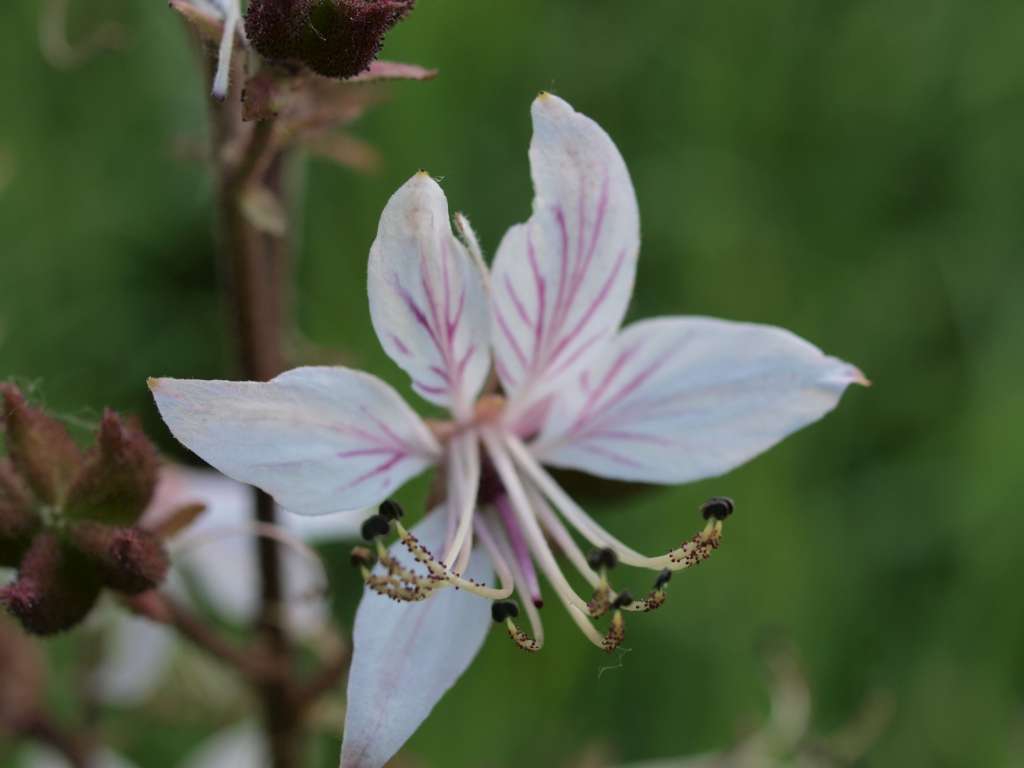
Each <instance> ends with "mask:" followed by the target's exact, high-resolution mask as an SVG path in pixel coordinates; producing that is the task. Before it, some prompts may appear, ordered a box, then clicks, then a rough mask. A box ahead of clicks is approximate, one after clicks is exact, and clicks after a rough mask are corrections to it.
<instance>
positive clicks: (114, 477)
mask: <svg viewBox="0 0 1024 768" xmlns="http://www.w3.org/2000/svg"><path fill="white" fill-rule="evenodd" d="M157 468H158V460H157V454H156V449H155V448H154V447H153V444H152V443H150V442H149V439H148V438H147V437H146V436H145V435H144V434H143V433H142V430H140V429H139V428H138V427H136V426H135V425H133V424H129V423H125V421H124V420H122V419H121V417H120V416H118V415H117V414H116V413H114V412H113V411H111V410H107V411H105V412H104V414H103V421H102V423H101V424H100V431H99V434H98V435H97V436H96V445H94V446H93V447H92V448H90V449H89V452H88V453H87V454H86V456H85V460H84V462H83V464H82V469H81V471H80V472H79V473H78V475H77V476H76V477H75V479H74V482H73V483H72V485H71V490H70V491H68V499H67V503H66V505H65V512H66V513H67V514H68V516H70V517H75V518H87V519H90V520H99V521H102V522H105V523H112V524H114V525H130V524H132V523H134V522H135V521H136V520H138V519H139V516H140V515H141V514H142V512H143V510H144V509H145V508H146V505H147V504H149V501H150V499H151V498H152V497H153V489H154V488H155V487H156V477H157Z"/></svg>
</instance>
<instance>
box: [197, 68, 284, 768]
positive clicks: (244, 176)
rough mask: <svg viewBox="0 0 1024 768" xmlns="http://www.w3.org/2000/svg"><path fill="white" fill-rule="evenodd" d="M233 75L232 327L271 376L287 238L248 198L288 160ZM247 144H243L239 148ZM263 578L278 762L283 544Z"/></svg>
mask: <svg viewBox="0 0 1024 768" xmlns="http://www.w3.org/2000/svg"><path fill="white" fill-rule="evenodd" d="M239 69H240V68H238V67H236V71H235V72H234V73H233V74H234V75H235V77H234V78H233V83H234V85H233V87H232V90H231V92H230V93H229V94H228V96H227V98H226V99H225V100H224V101H222V102H218V101H211V112H212V118H213V124H214V131H213V133H214V135H213V139H214V151H215V158H214V159H215V163H216V169H217V179H218V231H219V237H220V245H221V249H222V251H223V253H224V255H225V257H226V258H225V261H226V262H227V263H226V265H225V266H226V268H227V284H228V287H229V293H230V298H231V310H232V328H233V330H234V332H235V336H236V343H237V345H238V353H239V361H240V364H241V369H242V374H243V376H245V377H246V378H248V379H254V380H260V381H265V380H267V379H269V378H272V377H273V376H275V375H277V374H278V373H280V372H281V370H282V368H283V362H284V361H283V351H282V344H281V338H282V333H283V327H284V323H283V321H284V318H283V314H284V304H285V301H284V285H285V282H286V281H285V279H284V278H285V271H286V267H285V263H286V260H287V245H288V244H287V242H286V240H285V239H284V238H283V237H275V236H273V235H270V234H267V233H266V232H261V231H259V229H257V227H256V226H255V225H254V223H253V222H252V221H250V219H249V218H248V217H247V215H246V212H245V210H244V196H245V194H246V192H247V191H248V190H249V189H251V188H252V185H256V184H259V185H262V186H263V187H265V188H266V189H268V190H269V192H270V193H271V194H275V195H276V196H278V197H279V198H280V196H281V193H282V184H281V180H282V173H281V163H282V162H283V161H282V158H281V156H280V154H279V151H278V149H277V148H276V147H275V146H274V123H273V121H271V120H267V121H263V122H259V123H256V124H255V125H254V126H253V125H250V124H246V123H243V122H242V118H241V98H240V95H241V94H240V91H239V88H238V85H237V84H238V83H239V82H240V81H241V79H242V72H241V71H237V70H239ZM239 147H241V148H242V149H241V150H240V154H239ZM255 494H256V497H255V502H256V519H257V520H258V521H259V522H260V523H267V524H270V525H273V524H275V522H276V512H275V508H274V504H273V501H272V500H271V499H270V497H269V496H267V495H266V494H265V493H263V492H262V491H255ZM257 547H258V555H259V569H260V583H261V598H262V599H261V611H260V620H259V627H258V629H259V632H260V636H261V638H262V641H263V645H264V647H265V649H266V651H267V653H268V654H269V656H270V658H271V659H272V660H273V663H274V664H276V665H277V666H278V667H279V668H280V671H281V673H282V674H281V675H279V676H276V677H275V678H272V679H268V680H266V681H264V682H263V683H262V684H261V685H260V686H259V692H260V697H261V700H262V702H263V719H264V725H265V728H266V731H267V735H268V738H269V742H270V750H271V755H272V765H273V768H296V766H298V765H299V764H300V760H301V757H300V754H301V749H300V743H299V725H300V721H299V718H298V717H297V716H296V714H295V712H294V711H293V710H292V709H291V708H289V707H288V706H287V703H288V699H289V690H290V689H289V683H288V680H289V679H290V676H291V674H292V660H291V652H290V648H289V642H288V634H287V632H286V629H285V627H284V624H283V616H282V611H281V606H282V599H283V588H282V571H281V562H280V555H279V549H278V546H277V543H276V542H274V541H272V540H269V539H260V540H259V541H258V542H257Z"/></svg>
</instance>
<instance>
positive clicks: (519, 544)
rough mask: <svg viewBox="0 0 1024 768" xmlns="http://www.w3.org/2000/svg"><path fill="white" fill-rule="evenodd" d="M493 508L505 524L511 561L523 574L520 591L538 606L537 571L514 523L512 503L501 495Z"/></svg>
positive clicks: (514, 515) (539, 596)
mask: <svg viewBox="0 0 1024 768" xmlns="http://www.w3.org/2000/svg"><path fill="white" fill-rule="evenodd" d="M494 506H495V507H496V508H497V510H498V514H499V515H500V516H501V521H502V522H503V523H504V524H505V533H506V534H507V538H508V543H509V545H510V546H511V548H512V552H513V554H514V558H513V559H514V560H515V562H516V564H517V565H518V567H519V570H520V571H522V574H523V580H524V581H525V587H526V588H525V589H523V590H521V591H522V593H523V595H524V597H525V596H529V598H530V602H531V603H533V604H534V605H540V604H542V603H543V601H542V599H541V595H540V580H539V579H538V578H537V569H536V568H534V567H533V558H532V557H530V548H529V547H528V546H527V545H526V540H525V539H524V538H523V532H522V531H521V530H520V529H519V523H517V522H516V513H515V512H514V511H513V510H512V503H511V502H510V501H509V500H508V496H507V495H505V494H501V495H500V496H498V498H497V499H495V502H494Z"/></svg>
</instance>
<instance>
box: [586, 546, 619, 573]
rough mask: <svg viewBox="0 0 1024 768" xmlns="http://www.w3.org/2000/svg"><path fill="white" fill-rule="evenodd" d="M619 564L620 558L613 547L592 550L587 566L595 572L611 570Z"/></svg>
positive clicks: (589, 553)
mask: <svg viewBox="0 0 1024 768" xmlns="http://www.w3.org/2000/svg"><path fill="white" fill-rule="evenodd" d="M618 564H619V558H618V557H617V556H616V554H615V550H614V549H612V548H611V547H604V548H603V549H592V550H590V552H588V553H587V565H589V566H590V567H591V568H592V569H593V570H595V571H598V572H600V571H602V570H611V569H612V568H614V567H615V566H616V565H618Z"/></svg>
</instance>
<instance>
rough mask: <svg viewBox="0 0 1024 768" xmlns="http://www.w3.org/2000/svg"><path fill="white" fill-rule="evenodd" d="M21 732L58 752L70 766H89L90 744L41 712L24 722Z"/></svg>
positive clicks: (87, 767)
mask: <svg viewBox="0 0 1024 768" xmlns="http://www.w3.org/2000/svg"><path fill="white" fill-rule="evenodd" d="M21 733H22V734H23V735H25V736H27V737H29V738H32V739H35V740H36V741H40V742H42V743H43V744H46V745H48V746H50V747H52V748H53V749H55V750H56V751H57V752H59V753H60V754H61V755H62V756H63V757H64V759H65V760H67V762H68V764H69V765H70V766H71V768H89V765H90V757H91V756H92V746H93V745H92V744H91V743H90V742H89V741H88V740H87V739H85V738H83V737H82V736H81V735H79V734H77V733H72V732H70V731H68V730H65V729H64V728H62V727H61V726H60V725H59V724H58V723H56V722H55V721H54V720H53V719H51V718H50V717H48V716H47V715H44V714H42V713H39V714H37V715H36V716H35V717H34V718H32V720H30V721H29V722H27V723H25V724H24V726H23V727H22V728H21Z"/></svg>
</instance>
